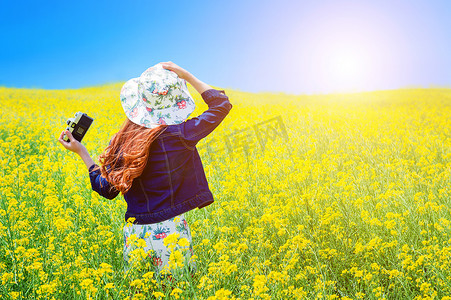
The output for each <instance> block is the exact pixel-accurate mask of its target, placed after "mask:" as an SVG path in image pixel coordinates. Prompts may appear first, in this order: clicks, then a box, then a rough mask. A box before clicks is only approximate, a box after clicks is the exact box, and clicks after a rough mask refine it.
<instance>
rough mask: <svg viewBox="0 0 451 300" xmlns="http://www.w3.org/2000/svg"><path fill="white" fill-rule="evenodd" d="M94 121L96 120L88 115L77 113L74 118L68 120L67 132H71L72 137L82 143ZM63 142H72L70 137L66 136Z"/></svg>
mask: <svg viewBox="0 0 451 300" xmlns="http://www.w3.org/2000/svg"><path fill="white" fill-rule="evenodd" d="M92 121H94V119H93V118H91V117H88V115H87V114H85V113H82V112H77V113H76V114H75V117H74V118H70V119H67V121H66V123H67V125H68V126H67V128H66V130H69V131H70V132H71V133H72V136H73V137H74V138H75V139H76V140H77V141H79V142H81V140H82V139H83V137H84V136H85V134H86V131H88V129H89V126H91V124H92ZM63 140H65V141H66V142H70V140H69V137H68V136H67V135H66V134H64V137H63Z"/></svg>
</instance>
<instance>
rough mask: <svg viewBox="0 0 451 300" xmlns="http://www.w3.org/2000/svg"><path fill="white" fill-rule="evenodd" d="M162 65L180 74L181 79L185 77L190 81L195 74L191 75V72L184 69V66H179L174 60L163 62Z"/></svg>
mask: <svg viewBox="0 0 451 300" xmlns="http://www.w3.org/2000/svg"><path fill="white" fill-rule="evenodd" d="M161 65H162V67H163V68H164V69H167V70H170V71H173V72H175V73H176V74H177V75H178V77H180V78H181V79H185V80H186V81H188V82H189V81H190V79H191V78H192V76H193V75H191V73H190V72H188V71H187V70H185V69H183V68H182V67H179V66H177V65H176V64H174V63H173V62H172V61H168V62H162V63H161Z"/></svg>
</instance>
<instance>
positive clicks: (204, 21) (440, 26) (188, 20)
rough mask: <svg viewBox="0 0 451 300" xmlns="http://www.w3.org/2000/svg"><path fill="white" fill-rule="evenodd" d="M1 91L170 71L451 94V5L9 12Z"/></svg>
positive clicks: (253, 86) (137, 2)
mask: <svg viewBox="0 0 451 300" xmlns="http://www.w3.org/2000/svg"><path fill="white" fill-rule="evenodd" d="M0 27H1V30H0V35H1V36H0V38H1V41H2V46H1V47H0V85H1V86H8V87H28V88H46V89H65V88H79V87H83V86H92V85H99V84H104V83H111V82H118V81H126V80H127V79H129V78H132V77H137V76H139V75H140V74H141V73H142V72H143V71H144V70H145V69H146V68H148V67H149V66H152V65H154V64H156V63H158V62H161V61H169V60H171V61H173V62H175V63H176V64H178V65H180V66H182V67H183V68H185V69H187V70H188V71H190V72H191V73H192V74H194V75H195V76H197V77H198V78H199V79H200V80H202V81H204V82H206V83H209V84H211V85H214V86H219V87H222V88H233V89H238V90H242V91H249V92H264V91H272V92H285V93H295V94H315V93H327V92H339V91H359V90H381V89H395V88H402V87H413V86H415V87H429V86H431V85H433V86H445V87H451V55H450V53H451V1H417V0H411V1H396V0H392V1H385V0H381V1H337V0H336V1H327V0H322V1H295V0H292V1H286V0H279V1H265V0H260V1H236V0H230V1H150V0H148V1H143V0H134V1H116V0H110V1H85V0H77V1H20V0H17V1H3V3H2V9H1V11H0Z"/></svg>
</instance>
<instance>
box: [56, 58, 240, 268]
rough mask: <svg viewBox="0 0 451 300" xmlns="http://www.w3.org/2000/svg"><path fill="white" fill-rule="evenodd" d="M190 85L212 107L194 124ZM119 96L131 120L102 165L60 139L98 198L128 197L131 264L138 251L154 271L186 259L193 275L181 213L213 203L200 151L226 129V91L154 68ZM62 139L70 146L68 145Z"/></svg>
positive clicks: (170, 66)
mask: <svg viewBox="0 0 451 300" xmlns="http://www.w3.org/2000/svg"><path fill="white" fill-rule="evenodd" d="M186 82H189V83H190V84H191V85H192V86H193V87H194V88H195V89H196V90H197V92H198V93H199V94H201V96H202V98H203V100H204V101H205V102H206V103H207V105H208V110H206V111H205V112H203V113H202V114H201V115H199V116H197V117H194V118H191V119H189V120H187V118H188V116H189V115H190V114H191V113H192V112H193V111H194V108H195V104H194V100H193V99H192V97H191V95H190V94H189V92H188V89H187V85H186ZM120 97H121V103H122V107H123V109H124V112H125V115H126V116H127V118H126V120H125V122H124V123H123V125H122V127H121V128H120V130H119V131H118V132H117V133H116V134H115V135H114V136H113V137H112V139H111V141H110V144H109V145H108V146H107V147H106V148H105V150H104V152H103V153H102V154H101V155H100V156H99V161H100V162H101V164H102V166H98V165H97V164H95V162H94V161H93V159H92V158H91V157H90V155H89V153H88V151H87V150H86V148H85V146H84V145H82V144H81V143H80V142H78V141H77V140H75V139H74V138H73V136H72V134H71V133H70V132H69V131H63V132H62V133H61V135H60V137H59V139H58V140H59V142H60V143H61V144H62V145H63V146H64V147H65V148H66V149H68V150H70V151H73V152H75V153H77V154H78V155H79V156H80V157H81V158H82V160H83V161H84V163H85V164H86V166H87V168H88V170H89V176H90V181H91V185H92V189H93V190H94V191H96V192H97V193H99V194H100V195H102V196H103V197H105V198H108V199H113V198H115V197H116V196H117V195H118V194H119V193H122V195H123V196H124V199H125V201H126V202H127V212H126V214H125V220H126V221H128V224H126V225H125V226H124V260H125V262H126V264H127V265H129V264H130V263H132V262H133V261H134V259H135V256H136V251H133V250H134V249H137V247H139V246H140V247H143V248H144V251H146V253H147V255H148V257H147V259H149V260H150V262H151V264H153V265H154V266H155V270H156V272H161V271H162V270H169V271H170V270H171V269H174V268H175V267H177V265H174V261H180V255H181V254H183V258H184V262H185V263H182V264H180V265H185V266H186V265H188V267H189V268H190V269H191V270H194V269H195V263H194V262H193V261H192V259H190V258H191V256H192V254H193V253H192V246H191V242H192V239H191V234H190V230H189V226H188V223H187V222H186V220H185V218H184V213H185V212H187V211H189V210H192V209H194V208H203V207H205V206H207V205H209V204H211V203H213V201H214V199H213V195H212V193H211V191H210V189H209V187H208V182H207V179H206V176H205V173H204V169H203V166H202V162H201V160H200V157H199V154H198V152H197V149H196V144H197V143H198V142H199V141H200V140H201V139H203V138H204V137H206V136H207V135H208V134H210V133H211V132H212V131H213V130H214V129H215V128H216V127H217V126H218V125H219V124H220V123H221V122H222V120H223V119H224V118H225V117H226V116H227V114H228V113H229V111H230V109H231V108H232V104H231V103H230V102H229V99H228V97H227V96H226V94H225V92H224V90H216V89H213V88H212V87H211V86H209V85H207V84H206V83H204V82H202V81H200V80H199V79H197V78H196V77H194V76H193V75H192V74H191V73H189V72H188V71H186V70H184V69H183V68H181V67H179V66H178V65H176V64H174V63H172V62H163V63H159V64H156V65H155V66H153V67H150V68H149V69H147V70H146V71H145V72H143V73H142V75H141V76H140V77H138V78H132V79H130V80H129V81H127V82H126V83H125V84H124V86H123V87H122V90H121V95H120ZM64 134H67V136H68V137H69V139H70V142H66V141H64V140H63V135H64ZM166 238H167V239H166ZM138 239H142V240H144V241H145V245H143V242H142V240H139V241H140V243H139V242H138ZM138 245H139V246H138Z"/></svg>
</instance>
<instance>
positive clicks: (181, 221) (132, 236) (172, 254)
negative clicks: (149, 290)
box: [123, 214, 196, 274]
mask: <svg viewBox="0 0 451 300" xmlns="http://www.w3.org/2000/svg"><path fill="white" fill-rule="evenodd" d="M191 243H192V237H191V232H190V229H189V227H188V224H187V222H186V219H185V217H184V215H183V214H181V215H179V216H177V217H174V218H171V219H169V220H166V221H163V222H160V223H154V224H132V223H127V224H125V226H124V252H123V254H124V261H125V269H126V270H128V269H130V267H131V266H132V265H133V264H134V263H135V262H138V261H140V262H143V261H146V262H150V264H151V265H152V266H154V270H155V272H156V273H162V274H164V273H171V272H173V271H174V270H175V269H180V268H185V267H187V268H188V269H189V270H190V271H195V269H196V265H195V262H194V259H193V248H192V244H191Z"/></svg>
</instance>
